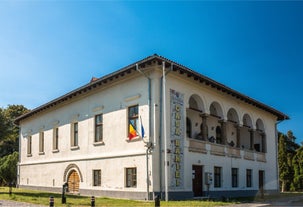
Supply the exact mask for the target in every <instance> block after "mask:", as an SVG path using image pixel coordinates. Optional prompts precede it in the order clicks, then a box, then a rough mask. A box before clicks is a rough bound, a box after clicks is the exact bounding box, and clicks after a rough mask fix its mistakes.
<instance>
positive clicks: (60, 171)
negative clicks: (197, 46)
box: [16, 54, 288, 199]
mask: <svg viewBox="0 0 303 207" xmlns="http://www.w3.org/2000/svg"><path fill="white" fill-rule="evenodd" d="M163 70H165V73H163ZM163 74H165V76H163ZM163 91H164V92H163ZM285 119H288V116H287V115H285V114H283V113H281V112H279V111H277V110H276V109H273V108H271V107H269V106H266V105H264V104H263V103H260V102H258V101H256V100H254V99H252V98H250V97H248V96H245V95H243V94H241V93H239V92H237V91H235V90H233V89H231V88H228V87H227V86H225V85H222V84H220V83H218V82H216V81H214V80H211V79H209V78H207V77H205V76H203V75H201V74H199V73H197V72H194V71H192V70H191V69H188V68H186V67H184V66H182V65H180V64H177V63H175V62H173V61H171V60H168V59H166V58H164V57H161V56H158V55H156V54H155V55H152V56H150V57H147V58H145V59H143V60H140V61H138V62H136V63H134V64H131V65H129V66H127V67H125V68H122V69H120V70H118V71H116V72H114V73H112V74H109V75H107V76H104V77H102V78H99V79H95V78H94V79H92V81H91V82H90V83H88V84H87V85H84V86H82V87H80V88H78V89H76V90H74V91H71V92H70V93H68V94H66V95H63V96H61V97H59V98H57V99H55V100H53V101H50V102H49V103H46V104H44V105H42V106H40V107H38V108H36V109H33V110H32V111H30V112H29V113H27V114H25V115H23V116H21V117H19V118H18V119H17V120H16V123H17V124H18V125H19V126H20V161H19V165H18V184H19V186H20V187H23V188H31V189H41V190H47V191H57V192H61V190H62V185H63V184H64V183H65V182H67V183H68V184H69V191H70V192H72V193H79V194H86V195H95V196H108V197H120V198H133V199H147V198H148V196H149V199H152V198H153V196H155V195H157V194H160V193H161V195H162V198H164V196H168V198H169V199H190V198H193V197H201V196H210V197H222V196H224V197H233V196H236V197H239V196H252V195H256V194H257V193H275V192H278V191H279V183H278V168H277V130H276V125H277V123H278V122H279V121H282V120H285ZM130 123H131V124H132V126H133V128H135V129H137V132H135V133H136V134H135V137H134V138H132V139H131V140H130V139H129V133H130V132H129V131H130V130H131V129H130V128H131V127H130ZM141 126H142V127H141ZM141 128H144V135H143V136H144V137H143V139H142V138H141V136H142V132H141ZM165 163H166V165H165Z"/></svg>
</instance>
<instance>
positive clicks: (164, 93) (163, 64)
mask: <svg viewBox="0 0 303 207" xmlns="http://www.w3.org/2000/svg"><path fill="white" fill-rule="evenodd" d="M162 72H163V82H162V84H163V87H162V90H163V93H162V94H163V134H164V136H163V138H164V182H165V201H168V172H167V171H168V169H167V167H168V160H167V134H166V133H167V132H166V79H165V62H164V61H163V62H162Z"/></svg>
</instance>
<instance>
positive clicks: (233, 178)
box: [231, 168, 239, 188]
mask: <svg viewBox="0 0 303 207" xmlns="http://www.w3.org/2000/svg"><path fill="white" fill-rule="evenodd" d="M238 171H239V170H238V168H231V185H232V187H233V188H236V187H238Z"/></svg>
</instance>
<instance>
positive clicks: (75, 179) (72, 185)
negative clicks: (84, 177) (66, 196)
mask: <svg viewBox="0 0 303 207" xmlns="http://www.w3.org/2000/svg"><path fill="white" fill-rule="evenodd" d="M67 182H68V191H69V192H71V193H78V192H79V185H80V178H79V175H78V173H77V171H76V170H72V171H71V172H70V174H69V176H68V180H67Z"/></svg>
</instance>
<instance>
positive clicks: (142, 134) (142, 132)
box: [140, 116, 145, 139]
mask: <svg viewBox="0 0 303 207" xmlns="http://www.w3.org/2000/svg"><path fill="white" fill-rule="evenodd" d="M140 123H141V138H142V139H143V137H144V135H145V131H144V127H143V124H142V118H141V116H140Z"/></svg>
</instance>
